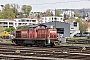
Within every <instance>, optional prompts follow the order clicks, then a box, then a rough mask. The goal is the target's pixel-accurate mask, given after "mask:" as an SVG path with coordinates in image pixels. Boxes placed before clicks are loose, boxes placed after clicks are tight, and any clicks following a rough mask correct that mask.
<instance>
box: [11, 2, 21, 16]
mask: <svg viewBox="0 0 90 60" xmlns="http://www.w3.org/2000/svg"><path fill="white" fill-rule="evenodd" d="M11 8H12V11H13V13H15V17H17V15H18V14H19V12H18V9H19V8H20V7H19V5H18V4H15V3H14V4H11Z"/></svg>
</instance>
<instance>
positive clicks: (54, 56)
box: [0, 45, 90, 60]
mask: <svg viewBox="0 0 90 60" xmlns="http://www.w3.org/2000/svg"><path fill="white" fill-rule="evenodd" d="M0 59H5V60H7V59H8V60H10V59H11V60H22V59H23V60H26V59H27V60H30V59H31V60H40V59H41V60H42V59H43V60H63V59H64V60H70V59H71V60H74V59H75V60H80V59H84V60H85V59H90V48H86V50H82V48H81V47H73V46H72V47H58V48H56V47H50V48H47V47H30V46H29V47H26V46H13V45H7V46H6V45H0Z"/></svg>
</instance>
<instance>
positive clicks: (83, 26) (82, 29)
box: [76, 18, 88, 33]
mask: <svg viewBox="0 0 90 60" xmlns="http://www.w3.org/2000/svg"><path fill="white" fill-rule="evenodd" d="M76 22H78V23H79V30H80V33H84V32H85V31H86V29H87V27H88V25H87V24H86V22H83V21H82V20H81V19H80V18H78V19H76Z"/></svg>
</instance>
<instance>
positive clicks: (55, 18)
mask: <svg viewBox="0 0 90 60" xmlns="http://www.w3.org/2000/svg"><path fill="white" fill-rule="evenodd" d="M54 19H55V28H56V19H57V18H56V9H55V18H54Z"/></svg>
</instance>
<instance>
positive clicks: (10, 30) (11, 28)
mask: <svg viewBox="0 0 90 60" xmlns="http://www.w3.org/2000/svg"><path fill="white" fill-rule="evenodd" d="M14 30H15V28H14V27H10V28H6V29H5V31H7V32H12V31H14Z"/></svg>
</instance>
